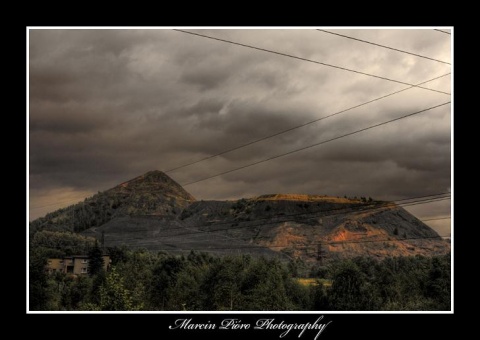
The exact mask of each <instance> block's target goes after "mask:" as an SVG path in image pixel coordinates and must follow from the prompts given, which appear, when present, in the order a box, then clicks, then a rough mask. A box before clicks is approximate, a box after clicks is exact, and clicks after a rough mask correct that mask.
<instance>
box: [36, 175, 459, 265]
mask: <svg viewBox="0 0 480 340" xmlns="http://www.w3.org/2000/svg"><path fill="white" fill-rule="evenodd" d="M41 230H57V231H58V230H59V231H75V232H81V233H82V234H83V235H85V236H93V237H95V238H97V239H98V240H100V239H101V238H102V239H104V241H105V246H107V247H110V246H122V245H125V246H128V247H132V248H146V249H149V250H152V251H165V252H172V253H188V252H190V251H191V250H197V251H206V252H211V253H217V254H252V255H262V256H278V257H280V258H282V259H292V258H301V259H303V260H305V261H308V262H315V261H329V260H331V259H336V258H348V257H355V256H369V257H374V258H385V257H390V256H413V255H427V256H430V255H439V254H445V253H448V252H449V251H450V244H449V243H448V242H447V241H445V240H443V239H442V238H440V237H439V235H438V234H437V233H436V232H435V231H434V230H433V229H431V228H430V227H429V226H427V225H426V224H424V223H423V222H421V221H420V220H418V219H417V218H416V217H415V216H413V215H411V214H410V213H409V212H407V211H406V210H405V209H403V208H401V207H399V206H397V205H396V204H394V203H392V202H390V203H389V202H380V201H375V200H373V199H371V198H368V199H367V198H365V197H361V198H360V199H357V198H353V199H352V198H346V197H333V196H327V195H305V194H283V193H278V194H268V195H260V196H257V197H254V198H250V199H245V198H242V199H239V200H237V201H203V200H202V201H196V200H195V198H194V197H193V196H192V195H191V194H189V193H188V192H187V191H185V189H183V188H182V187H181V186H180V185H179V184H178V183H177V182H175V181H174V180H173V179H171V178H170V177H169V176H167V175H166V174H165V173H163V172H161V171H150V172H147V173H146V174H144V175H141V176H138V177H135V178H133V179H131V180H129V181H126V182H123V183H121V184H119V185H117V186H115V187H113V188H112V189H109V190H106V191H104V192H101V193H98V194H96V195H94V196H92V197H90V198H87V199H85V201H84V202H80V203H78V204H75V205H73V206H70V207H67V208H65V209H60V210H57V211H55V212H52V213H50V214H47V215H46V216H45V217H42V218H40V219H37V220H35V221H33V222H31V224H30V232H31V233H35V232H37V231H41Z"/></svg>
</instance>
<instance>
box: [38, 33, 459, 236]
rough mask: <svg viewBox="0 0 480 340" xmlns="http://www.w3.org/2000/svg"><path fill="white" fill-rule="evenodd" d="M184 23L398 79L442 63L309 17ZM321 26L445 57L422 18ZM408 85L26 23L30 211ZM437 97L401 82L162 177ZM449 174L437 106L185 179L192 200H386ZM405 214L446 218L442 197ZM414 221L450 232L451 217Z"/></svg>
mask: <svg viewBox="0 0 480 340" xmlns="http://www.w3.org/2000/svg"><path fill="white" fill-rule="evenodd" d="M188 30H189V31H192V32H197V33H200V34H204V35H208V36H212V37H217V38H220V39H225V40H231V41H234V42H238V43H241V44H247V45H252V46H256V47H260V48H264V49H269V50H274V51H277V52H281V53H285V54H290V55H294V56H298V57H301V58H306V59H310V60H315V61H319V62H322V63H327V64H332V65H336V66H340V67H343V68H348V69H353V70H357V71H360V72H364V73H371V74H374V75H377V76H381V77H386V78H391V79H394V80H398V81H401V82H405V83H410V84H418V83H421V82H423V81H426V80H429V79H432V78H435V77H437V76H441V75H445V74H447V73H449V72H451V65H448V64H445V63H440V62H437V61H433V60H429V59H424V58H420V57H417V56H413V55H409V54H405V53H400V52H397V51H392V50H389V49H385V48H381V47H378V46H373V45H369V44H365V43H362V42H359V41H354V40H350V39H346V38H343V37H339V36H335V35H331V34H327V33H325V32H320V31H317V30H315V29H313V28H310V29H261V30H259V29H255V30H253V29H231V30H224V29H222V30H217V29H209V30H206V29H203V30H198V29H188ZM332 31H334V32H337V33H341V34H344V35H348V36H352V37H356V38H359V39H363V40H368V41H371V42H374V43H377V44H383V45H387V46H390V47H393V48H396V49H402V50H405V51H409V52H412V53H416V54H420V55H423V56H427V57H431V58H434V59H439V60H442V61H446V62H451V60H450V59H451V41H450V40H451V39H450V38H451V36H450V35H448V34H444V33H441V32H438V31H435V30H432V29H421V30H418V29H415V30H413V29H344V30H339V29H335V30H332ZM450 83H451V77H450V76H446V77H443V78H440V79H438V80H436V81H432V82H430V83H427V84H424V85H423V86H425V87H429V88H432V89H436V90H440V91H444V92H448V93H449V92H450V91H451V88H450V87H451V86H450ZM407 87H408V86H407V85H402V84H399V83H395V82H392V81H387V80H383V79H378V78H373V77H369V76H366V75H361V74H357V73H352V72H348V71H345V70H340V69H335V68H332V67H328V66H325V65H319V64H315V63H310V62H306V61H302V60H298V59H293V58H289V57H285V56H281V55H277V54H272V53H268V52H265V51H259V50H254V49H250V48H246V47H242V46H238V45H233V44H229V43H225V42H221V41H215V40H211V39H206V38H202V37H198V36H193V35H189V34H185V33H182V32H178V31H174V30H171V29H145V30H133V29H109V30H87V29H71V30H67V29H57V30H46V29H33V30H30V31H29V91H30V92H29V99H30V106H29V129H30V130H29V137H30V143H29V147H30V150H29V156H30V162H29V180H30V181H29V184H30V187H29V192H30V219H34V218H37V217H39V216H43V215H44V214H45V213H47V212H48V211H53V210H56V209H58V208H61V207H63V206H67V205H70V204H72V203H75V202H78V201H81V200H83V199H84V198H85V197H87V196H90V195H92V194H94V193H96V192H98V191H103V190H106V189H109V188H111V187H113V186H115V185H116V184H118V183H120V182H122V181H125V180H128V179H131V178H133V177H136V176H138V175H141V174H143V173H145V172H147V171H150V170H162V171H166V170H168V169H172V168H175V167H177V166H181V165H183V164H186V163H190V162H192V161H195V160H199V159H202V158H205V157H207V156H210V155H213V154H216V153H219V152H222V151H224V150H227V149H230V148H234V147H236V146H239V145H242V144H245V143H248V142H251V141H253V140H256V139H258V138H262V137H265V136H268V135H271V134H274V133H277V132H279V131H283V130H285V129H288V128H291V127H294V126H298V125H301V124H304V123H307V122H310V121H312V120H315V119H318V118H321V117H324V116H327V115H330V114H334V113H336V112H338V111H341V110H344V109H347V108H349V107H352V106H355V105H358V104H361V103H364V102H367V101H369V100H372V99H375V98H378V97H381V96H384V95H387V94H389V93H392V92H395V91H398V90H401V89H404V88H407ZM450 100H451V97H450V96H449V95H446V94H442V93H438V92H434V91H429V90H425V89H420V88H413V89H409V90H407V91H404V92H401V93H399V94H396V95H393V96H390V97H387V98H385V99H381V100H379V101H376V102H373V103H371V104H368V105H365V106H362V107H360V108H357V109H353V110H350V111H347V112H345V113H342V114H339V115H336V116H334V117H331V118H328V119H324V120H321V121H319V122H317V123H314V124H310V125H308V126H305V127H303V128H299V129H296V130H294V131H291V132H289V133H285V134H282V135H280V136H277V137H275V138H271V139H268V140H266V141H263V142H261V143H256V144H254V145H250V146H248V147H245V148H242V149H239V150H236V151H234V152H231V153H227V154H224V155H222V156H219V157H215V158H213V159H210V160H207V161H204V162H201V163H198V164H195V165H192V166H189V167H185V168H182V169H179V170H176V171H172V172H168V175H169V176H171V177H172V178H173V179H174V180H176V181H177V182H178V183H180V184H185V183H189V182H192V181H196V180H199V179H203V178H205V177H209V176H212V175H215V174H218V173H221V172H224V171H228V170H230V169H234V168H238V167H241V166H244V165H248V164H251V163H254V162H258V161H261V160H262V159H266V158H270V157H274V156H276V155H279V154H282V153H286V152H289V151H292V150H295V149H298V148H301V147H304V146H309V145H312V144H315V143H319V142H322V141H324V140H328V139H331V138H335V137H337V136H341V135H344V134H347V133H350V132H353V131H356V130H359V129H362V128H365V127H369V126H371V125H375V124H378V123H381V122H384V121H387V120H391V119H394V118H396V117H400V116H402V115H405V114H408V113H413V112H416V111H419V110H423V109H427V108H429V107H431V106H436V105H439V104H443V103H445V102H448V101H450ZM450 175H451V106H450V105H444V106H442V107H439V108H436V109H433V110H430V111H426V112H423V113H421V114H418V115H415V116H412V117H409V118H406V119H402V120H399V121H396V122H393V123H391V124H387V125H384V126H380V127H377V128H374V129H371V130H368V131H364V132H362V133H358V134H355V135H352V136H348V137H345V138H341V139H338V140H335V141H332V142H329V143H326V144H322V145H319V146H317V147H313V148H309V149H307V150H304V151H301V152H296V153H293V154H290V155H288V156H285V157H280V158H277V159H275V160H272V161H268V162H264V163H261V164H258V165H255V166H252V167H249V168H246V169H243V170H239V171H235V172H232V173H229V174H226V175H223V176H219V177H215V178H213V179H209V180H206V181H202V182H199V183H196V184H192V185H187V186H185V189H186V190H187V191H189V192H190V193H191V194H193V195H194V196H195V197H196V198H197V199H204V200H208V199H236V198H241V197H252V196H257V195H261V194H268V193H307V194H321V195H323V194H326V195H335V196H337V195H339V196H343V195H347V196H355V195H356V196H367V197H368V196H371V197H373V198H376V199H385V200H398V199H403V198H408V197H416V196H422V195H428V194H436V193H441V192H447V191H450V189H451V179H450V178H451V176H450ZM411 211H412V212H414V213H415V215H416V216H418V217H419V218H424V219H426V218H433V217H442V216H449V215H450V201H449V200H447V201H442V202H440V203H432V204H424V205H418V206H415V209H414V210H413V209H411ZM427 223H428V224H429V225H431V226H432V227H434V228H435V229H436V230H437V231H438V232H439V233H440V234H441V235H446V234H448V233H450V220H440V221H431V222H427Z"/></svg>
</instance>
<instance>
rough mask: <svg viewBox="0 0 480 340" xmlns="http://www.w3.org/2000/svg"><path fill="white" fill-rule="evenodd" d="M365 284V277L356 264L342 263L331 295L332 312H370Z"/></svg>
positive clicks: (335, 276)
mask: <svg viewBox="0 0 480 340" xmlns="http://www.w3.org/2000/svg"><path fill="white" fill-rule="evenodd" d="M365 284H366V280H365V276H364V274H363V273H362V272H361V271H360V269H359V268H358V266H357V265H356V264H355V263H353V262H351V261H348V260H347V261H345V262H344V263H342V264H341V266H340V269H339V270H338V272H337V273H335V275H334V277H333V284H332V288H331V290H330V294H329V300H330V305H331V307H332V310H368V308H367V306H366V302H367V299H368V297H367V296H366V294H365V293H367V292H366V290H365Z"/></svg>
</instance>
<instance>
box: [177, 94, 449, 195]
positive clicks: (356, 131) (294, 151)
mask: <svg viewBox="0 0 480 340" xmlns="http://www.w3.org/2000/svg"><path fill="white" fill-rule="evenodd" d="M447 104H450V102H446V103H443V104H439V105H435V106H431V107H429V108H427V109H424V110H420V111H416V112H413V113H409V114H407V115H404V116H400V117H397V118H394V119H391V120H387V121H385V122H382V123H378V124H375V125H371V126H369V127H366V128H363V129H359V130H355V131H353V132H349V133H346V134H343V135H340V136H337V137H334V138H330V139H327V140H324V141H321V142H319V143H315V144H312V145H309V146H305V147H302V148H299V149H295V150H292V151H289V152H285V153H282V154H279V155H276V156H272V157H269V158H266V159H263V160H260V161H257V162H253V163H250V164H247V165H243V166H241V167H238V168H234V169H231V170H227V171H223V172H220V173H218V174H215V175H212V176H209V177H205V178H202V179H199V180H196V181H193V182H188V183H185V184H182V186H187V185H192V184H195V183H199V182H203V181H206V180H208V179H212V178H215V177H218V176H222V175H226V174H229V173H232V172H235V171H238V170H243V169H246V168H249V167H251V166H254V165H258V164H261V163H265V162H268V161H271V160H274V159H277V158H280V157H284V156H287V155H291V154H293V153H296V152H299V151H303V150H306V149H310V148H313V147H316V146H319V145H322V144H326V143H329V142H332V141H334V140H337V139H341V138H345V137H348V136H351V135H355V134H357V133H360V132H364V131H367V130H370V129H373V128H376V127H379V126H382V125H386V124H389V123H393V122H395V121H398V120H401V119H404V118H408V117H411V116H414V115H417V114H420V113H422V112H426V111H429V110H432V109H435V108H437V107H441V106H444V105H447Z"/></svg>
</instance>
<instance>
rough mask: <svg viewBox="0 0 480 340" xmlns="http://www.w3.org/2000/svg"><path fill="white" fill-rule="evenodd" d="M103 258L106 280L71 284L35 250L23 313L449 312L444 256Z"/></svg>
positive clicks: (95, 274)
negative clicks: (320, 260)
mask: <svg viewBox="0 0 480 340" xmlns="http://www.w3.org/2000/svg"><path fill="white" fill-rule="evenodd" d="M96 249H97V250H96ZM95 251H96V252H97V255H98V253H99V252H98V245H95V246H94V248H92V249H91V251H90V254H91V257H92V259H94V258H95V257H96V255H95ZM100 253H101V252H100ZM109 253H110V256H111V258H112V267H111V270H109V271H108V272H104V271H103V269H102V267H101V265H99V266H97V269H95V270H93V271H91V272H90V275H85V276H78V277H72V276H70V275H67V274H64V273H55V274H53V275H49V274H47V273H45V271H44V265H45V263H46V259H47V256H48V252H47V251H46V250H45V248H34V249H33V250H32V252H31V254H30V282H29V284H30V309H31V310H55V311H62V310H65V311H68V310H72V311H78V310H93V311H94V310H104V311H116V310H147V311H157V310H165V311H174V310H176V311H182V310H185V311H229V310H247V311H262V310H264V311H307V310H322V311H329V310H341V311H344V310H349V311H357V310H366V311H370V310H379V311H380V310H409V311H417V310H428V311H430V310H450V255H444V256H436V257H424V256H415V257H396V258H387V259H384V260H381V261H379V260H376V259H373V258H368V257H359V258H354V259H349V260H336V261H332V262H329V263H328V264H326V265H322V266H320V265H309V264H306V263H303V262H302V261H299V260H296V261H292V262H290V263H285V262H280V261H279V260H275V259H267V258H255V257H251V256H249V255H242V256H223V257H220V256H214V255H211V254H207V253H197V252H193V251H192V252H190V254H188V255H178V256H175V255H171V254H167V253H163V252H160V253H153V252H149V251H146V250H130V249H127V248H119V247H115V248H109ZM94 262H95V261H94ZM307 277H308V278H310V279H309V280H308V281H307V280H302V278H307ZM305 281H307V284H306V283H305Z"/></svg>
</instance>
